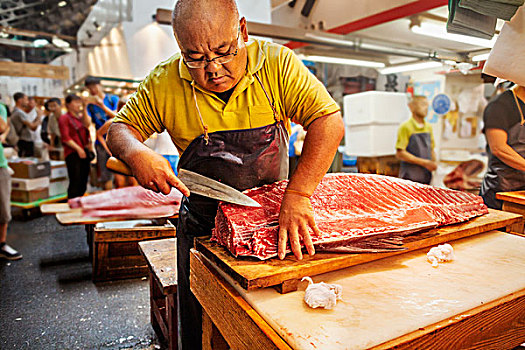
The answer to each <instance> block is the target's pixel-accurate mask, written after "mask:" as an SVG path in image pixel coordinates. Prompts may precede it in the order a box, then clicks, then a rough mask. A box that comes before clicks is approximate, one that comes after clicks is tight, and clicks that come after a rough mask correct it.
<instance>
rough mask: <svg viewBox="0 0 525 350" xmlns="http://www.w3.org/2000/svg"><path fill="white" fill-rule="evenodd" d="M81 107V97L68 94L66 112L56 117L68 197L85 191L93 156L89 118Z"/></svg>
mask: <svg viewBox="0 0 525 350" xmlns="http://www.w3.org/2000/svg"><path fill="white" fill-rule="evenodd" d="M82 108H83V104H82V99H81V98H80V97H79V96H77V95H68V96H67V97H66V109H67V113H66V114H63V115H62V116H60V118H59V119H58V125H59V128H60V135H61V137H62V145H63V146H64V156H65V158H66V166H67V174H68V177H69V187H68V188H67V197H68V198H75V197H80V196H83V195H84V193H86V189H87V182H88V177H89V169H90V163H91V161H92V160H93V158H94V156H95V155H94V153H93V146H92V143H91V140H90V137H89V129H88V127H89V125H90V120H89V118H87V115H86V114H85V113H83V110H82Z"/></svg>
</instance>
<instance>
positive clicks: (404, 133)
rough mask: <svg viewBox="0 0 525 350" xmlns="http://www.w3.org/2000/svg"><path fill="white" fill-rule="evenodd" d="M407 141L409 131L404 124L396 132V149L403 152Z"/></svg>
mask: <svg viewBox="0 0 525 350" xmlns="http://www.w3.org/2000/svg"><path fill="white" fill-rule="evenodd" d="M409 140H410V131H409V130H408V128H407V126H406V125H405V124H401V126H400V127H399V129H398V130H397V141H396V149H402V150H405V149H406V148H407V146H408V141H409Z"/></svg>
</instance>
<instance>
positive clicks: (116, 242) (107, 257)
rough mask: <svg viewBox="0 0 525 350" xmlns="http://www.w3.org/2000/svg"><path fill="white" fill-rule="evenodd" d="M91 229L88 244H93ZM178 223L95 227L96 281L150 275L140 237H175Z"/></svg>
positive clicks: (94, 273) (94, 258) (94, 257)
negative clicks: (130, 226)
mask: <svg viewBox="0 0 525 350" xmlns="http://www.w3.org/2000/svg"><path fill="white" fill-rule="evenodd" d="M89 233H90V232H89V230H88V244H89ZM174 237H175V227H174V226H172V225H165V226H145V227H133V228H98V227H95V228H94V229H93V281H94V282H102V281H110V280H115V279H124V278H138V277H144V276H147V275H148V266H147V263H146V261H145V260H144V258H143V257H142V255H141V254H140V251H139V245H138V243H139V242H140V241H147V240H154V239H159V238H174Z"/></svg>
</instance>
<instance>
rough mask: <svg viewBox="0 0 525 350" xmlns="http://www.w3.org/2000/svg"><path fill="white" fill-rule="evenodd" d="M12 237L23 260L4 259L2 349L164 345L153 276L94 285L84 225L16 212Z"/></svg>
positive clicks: (0, 276)
mask: <svg viewBox="0 0 525 350" xmlns="http://www.w3.org/2000/svg"><path fill="white" fill-rule="evenodd" d="M15 214H19V213H17V212H15ZM17 217H18V215H17ZM7 242H8V244H10V245H12V246H13V247H14V248H16V249H17V250H19V251H20V252H21V253H22V254H23V256H24V258H23V259H22V260H19V261H11V262H8V261H6V260H1V259H0V315H1V316H0V349H160V345H158V344H159V343H158V340H157V338H156V336H155V333H154V331H153V329H152V328H151V325H150V319H149V317H150V314H149V285H148V281H146V280H145V279H144V280H143V279H132V280H122V281H116V282H106V283H99V284H96V285H95V284H94V283H93V282H92V281H91V263H90V261H89V258H88V246H87V243H86V233H85V230H84V226H61V225H60V224H58V223H57V221H56V220H55V218H54V216H43V217H42V216H38V215H37V216H36V217H34V218H32V219H23V218H22V217H18V218H17V219H14V220H13V221H12V222H11V223H10V225H9V229H8V237H7Z"/></svg>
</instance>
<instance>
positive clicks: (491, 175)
mask: <svg viewBox="0 0 525 350" xmlns="http://www.w3.org/2000/svg"><path fill="white" fill-rule="evenodd" d="M524 113H525V87H524V86H516V87H515V88H513V89H510V90H507V91H505V92H503V93H501V94H499V95H497V96H496V97H494V98H493V99H492V100H491V101H490V102H489V104H488V105H487V107H485V111H484V112H483V122H484V128H483V133H484V134H485V137H486V138H487V153H488V155H489V162H488V169H487V173H486V174H485V178H484V179H483V183H482V184H481V190H480V195H481V196H482V197H483V201H484V202H485V204H486V205H487V206H488V207H489V208H493V209H501V207H502V205H503V202H502V201H500V200H499V199H496V193H497V192H507V191H518V190H525V159H524V158H525V125H524V124H525V117H524Z"/></svg>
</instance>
